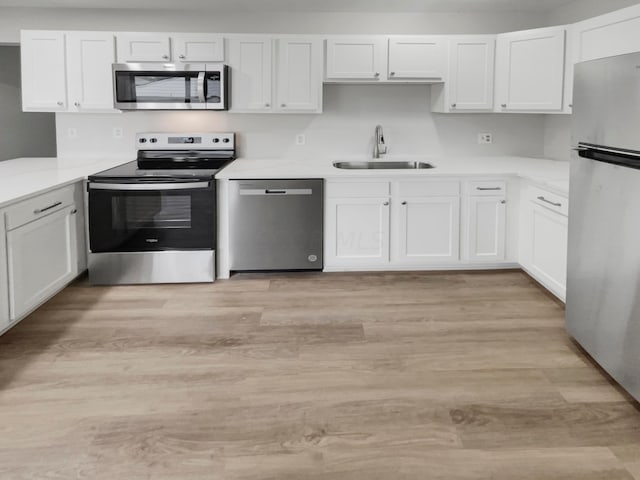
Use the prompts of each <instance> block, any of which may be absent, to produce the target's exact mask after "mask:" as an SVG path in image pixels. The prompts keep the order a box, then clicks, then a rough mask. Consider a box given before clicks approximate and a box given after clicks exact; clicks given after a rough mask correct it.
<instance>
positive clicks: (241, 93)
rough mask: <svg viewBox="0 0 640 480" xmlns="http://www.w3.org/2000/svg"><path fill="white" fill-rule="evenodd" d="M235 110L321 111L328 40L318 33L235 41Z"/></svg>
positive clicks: (232, 45) (231, 45) (231, 48)
mask: <svg viewBox="0 0 640 480" xmlns="http://www.w3.org/2000/svg"><path fill="white" fill-rule="evenodd" d="M229 65H230V67H231V69H232V75H231V82H232V88H231V95H232V102H231V109H230V112H231V113H321V112H322V43H321V41H320V39H319V38H315V37H302V36H299V37H298V36H296V37H293V36H292V37H289V36H282V37H271V36H255V35H247V36H235V37H231V38H230V39H229Z"/></svg>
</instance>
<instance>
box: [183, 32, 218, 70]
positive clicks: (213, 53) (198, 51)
mask: <svg viewBox="0 0 640 480" xmlns="http://www.w3.org/2000/svg"><path fill="white" fill-rule="evenodd" d="M171 46H172V47H173V55H172V58H173V61H174V62H176V63H180V62H224V37H222V35H214V34H206V33H199V34H191V35H177V34H176V35H172V36H171Z"/></svg>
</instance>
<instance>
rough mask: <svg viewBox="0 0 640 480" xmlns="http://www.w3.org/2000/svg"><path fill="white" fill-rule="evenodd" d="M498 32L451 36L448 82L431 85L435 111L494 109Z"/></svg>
mask: <svg viewBox="0 0 640 480" xmlns="http://www.w3.org/2000/svg"><path fill="white" fill-rule="evenodd" d="M495 45H496V38H495V35H473V36H463V37H452V38H451V39H450V40H449V62H448V65H449V71H448V74H447V80H446V82H445V83H437V84H434V85H433V86H432V87H431V107H432V108H431V111H433V112H436V113H454V112H490V111H492V110H493V91H494V69H495Z"/></svg>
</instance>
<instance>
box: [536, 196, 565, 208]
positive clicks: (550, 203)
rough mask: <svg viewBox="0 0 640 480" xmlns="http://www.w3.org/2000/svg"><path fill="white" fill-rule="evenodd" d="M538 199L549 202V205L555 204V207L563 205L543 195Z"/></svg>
mask: <svg viewBox="0 0 640 480" xmlns="http://www.w3.org/2000/svg"><path fill="white" fill-rule="evenodd" d="M538 200H540V201H541V202H544V203H548V204H549V205H553V206H554V207H561V206H562V204H561V203H556V202H552V201H551V200H547V199H546V198H544V197H542V196H540V197H538Z"/></svg>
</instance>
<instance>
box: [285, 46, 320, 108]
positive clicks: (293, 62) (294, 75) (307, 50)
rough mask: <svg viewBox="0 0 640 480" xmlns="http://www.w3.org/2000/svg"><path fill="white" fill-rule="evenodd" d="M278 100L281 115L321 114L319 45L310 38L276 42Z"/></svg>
mask: <svg viewBox="0 0 640 480" xmlns="http://www.w3.org/2000/svg"><path fill="white" fill-rule="evenodd" d="M277 42H278V59H277V61H278V69H277V72H278V76H277V92H278V99H277V102H276V109H277V110H279V111H283V112H321V111H322V44H321V43H320V40H318V39H315V38H309V37H299V38H287V39H279V40H278V41H277Z"/></svg>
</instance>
